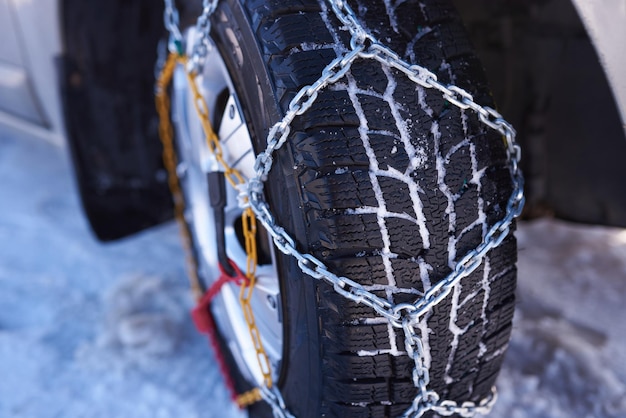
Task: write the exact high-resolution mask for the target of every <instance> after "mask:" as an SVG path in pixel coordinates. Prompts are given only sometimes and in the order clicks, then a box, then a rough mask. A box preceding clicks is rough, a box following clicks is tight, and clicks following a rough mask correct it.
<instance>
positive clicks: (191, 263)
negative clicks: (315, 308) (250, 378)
mask: <svg viewBox="0 0 626 418" xmlns="http://www.w3.org/2000/svg"><path fill="white" fill-rule="evenodd" d="M187 62H188V60H187V58H186V57H185V56H184V55H178V53H177V52H173V53H170V55H169V56H168V58H167V61H166V62H165V65H164V67H163V69H162V70H161V73H160V75H159V78H158V80H157V85H156V107H157V112H158V114H159V135H160V138H161V142H162V143H163V161H164V165H165V168H166V169H167V172H168V182H169V187H170V191H171V193H172V196H173V198H174V215H175V217H176V220H177V222H178V223H179V225H180V230H181V235H182V239H183V244H184V246H185V249H186V252H187V262H188V270H189V280H190V284H191V289H192V292H193V295H194V297H195V299H196V301H200V300H201V299H202V297H203V293H204V292H203V286H202V283H201V282H200V278H199V276H198V264H197V260H196V259H195V257H194V256H193V253H192V251H191V245H192V242H191V234H190V233H189V227H188V225H187V223H186V221H185V217H184V212H185V203H184V197H183V195H182V192H181V189H180V179H179V178H178V175H177V172H176V165H177V158H176V151H175V150H174V131H173V128H172V123H171V119H170V98H169V95H168V86H169V84H170V83H171V80H172V76H173V74H174V69H175V68H176V65H183V66H186V65H187ZM186 74H187V82H188V84H189V87H190V88H191V91H192V93H193V96H194V104H195V107H196V112H197V114H198V117H199V118H200V121H201V123H202V128H203V131H204V134H205V136H206V139H207V145H208V147H209V150H210V151H211V152H212V153H213V155H214V156H215V158H216V159H217V161H218V162H219V163H220V164H221V165H222V167H223V169H224V174H225V176H226V179H227V180H228V182H229V183H230V185H231V186H232V187H234V188H235V189H236V190H239V187H240V186H241V185H243V184H244V180H243V177H242V175H241V173H239V172H238V171H237V170H235V169H233V168H232V167H230V166H229V165H228V163H227V162H226V161H225V160H224V158H223V154H222V148H221V145H220V143H219V140H218V138H217V135H216V134H215V131H214V130H213V127H212V126H211V122H210V120H209V116H208V115H209V112H208V109H207V107H206V102H205V101H204V99H203V98H202V96H201V95H200V92H199V91H198V87H197V85H196V83H195V79H194V78H195V73H193V72H186ZM242 221H243V232H244V237H245V247H246V254H247V256H248V257H247V266H246V274H245V276H246V278H247V280H246V281H245V282H243V283H242V284H241V290H240V293H239V301H240V303H241V306H242V308H243V312H244V316H245V320H246V323H247V325H248V329H249V330H250V337H251V338H252V341H253V342H254V346H255V349H256V353H257V359H258V361H259V367H260V368H261V371H262V373H263V378H264V384H265V385H266V386H267V387H269V388H271V387H272V386H273V382H272V375H271V370H270V365H269V364H270V363H269V358H268V357H267V354H266V353H265V349H264V348H263V344H262V342H261V335H260V333H259V330H258V328H257V326H256V322H255V320H254V314H253V312H252V307H251V306H250V299H251V297H252V291H253V289H254V285H255V282H256V267H257V248H256V217H255V215H254V212H252V210H251V209H250V208H249V207H248V208H247V209H246V210H244V212H243V215H242ZM222 366H223V365H222ZM222 368H224V367H222ZM226 378H227V380H229V377H226ZM260 399H261V395H260V391H259V390H258V389H253V390H252V391H250V392H246V393H244V394H242V395H239V396H238V397H237V404H238V405H239V406H240V407H245V406H248V405H250V404H252V403H255V402H257V401H258V400H260Z"/></svg>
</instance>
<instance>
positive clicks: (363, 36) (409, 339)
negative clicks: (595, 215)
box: [165, 0, 524, 418]
mask: <svg viewBox="0 0 626 418" xmlns="http://www.w3.org/2000/svg"><path fill="white" fill-rule="evenodd" d="M327 1H328V3H329V4H330V6H331V8H332V10H333V12H334V14H335V15H336V17H337V18H338V19H339V21H340V22H341V23H342V24H343V25H344V26H345V29H346V30H348V31H349V33H350V34H351V41H350V49H349V50H348V51H347V52H345V53H343V54H342V55H339V56H338V57H337V58H335V59H334V60H333V61H331V62H330V63H329V64H328V65H327V66H326V67H325V68H324V70H323V71H322V74H321V76H320V78H319V79H318V80H317V81H316V82H314V83H313V84H311V85H308V86H305V87H303V88H302V89H300V91H298V93H297V94H296V96H295V97H294V98H293V99H292V100H291V102H290V104H289V107H288V110H287V112H286V113H285V115H284V116H283V118H282V120H280V121H279V122H277V123H276V124H275V125H274V126H272V128H271V129H270V132H269V134H268V137H267V145H266V148H265V150H264V151H262V152H261V153H259V154H258V156H257V159H256V161H255V166H254V170H255V175H254V176H253V177H252V178H251V179H250V180H249V181H248V182H247V190H246V194H247V197H248V202H247V203H248V204H249V207H250V208H251V209H252V210H253V211H254V213H255V214H256V217H257V220H258V221H259V222H261V223H262V224H263V226H264V227H265V228H266V230H267V231H268V233H269V234H270V236H271V237H272V239H273V241H274V243H275V245H276V247H277V248H278V249H279V250H280V251H281V252H283V253H284V254H286V255H289V256H292V257H294V258H295V259H296V260H297V263H298V266H299V267H300V269H301V270H302V271H303V272H304V273H305V274H307V275H309V276H311V277H313V278H315V279H318V280H324V281H326V282H328V283H329V284H330V285H332V286H333V288H334V290H335V291H336V292H337V293H339V294H340V295H342V296H343V297H345V298H347V299H349V300H351V301H353V302H355V303H361V304H364V305H366V306H369V307H370V308H372V309H374V310H375V311H376V312H377V313H378V314H379V315H381V316H383V317H385V318H386V319H387V320H389V322H390V323H391V324H392V325H393V326H394V327H395V328H401V329H402V330H403V332H404V336H405V341H404V342H405V349H406V352H407V354H408V355H409V356H410V357H411V358H412V359H413V360H414V364H415V367H414V370H413V373H412V379H413V383H414V385H415V387H416V388H417V389H418V395H417V397H416V398H415V399H414V400H413V403H412V405H411V407H410V408H409V409H408V410H407V411H406V412H405V413H404V415H403V416H404V417H421V416H422V415H423V414H424V413H425V412H427V411H435V412H436V413H438V414H440V415H443V416H450V415H454V414H458V415H460V416H462V417H471V416H474V415H475V414H476V413H481V414H486V413H488V412H489V411H490V410H491V407H492V406H493V404H494V403H495V400H496V397H497V395H496V391H495V388H494V389H493V390H492V394H491V396H489V397H487V398H485V399H483V400H481V401H480V402H478V403H475V402H463V403H462V404H460V405H459V404H458V403H457V402H454V401H451V400H442V399H441V398H440V396H439V395H438V394H437V393H436V392H434V391H432V390H429V389H428V384H429V382H430V375H429V369H428V367H427V366H426V364H425V359H426V354H425V352H424V347H423V344H422V342H421V339H420V337H419V335H418V334H417V332H416V328H415V327H416V325H417V323H418V322H419V321H420V320H421V318H422V317H423V316H424V314H426V313H427V312H429V311H430V310H431V309H432V308H433V307H434V306H435V305H437V304H438V303H440V302H441V301H442V300H443V299H445V298H446V297H447V296H448V295H449V294H450V292H451V291H452V289H453V288H454V286H455V285H456V284H457V283H458V282H459V281H460V280H461V279H462V278H464V277H467V276H468V275H469V274H471V273H472V272H473V271H475V270H476V269H477V268H478V267H479V266H480V265H481V263H482V261H483V259H484V257H485V255H486V254H487V253H488V252H489V251H490V250H491V249H493V248H495V247H497V246H499V245H500V244H501V243H502V242H503V241H504V239H505V238H506V237H507V236H508V234H509V232H510V228H511V225H512V222H513V220H514V219H515V218H516V217H517V216H519V214H520V213H521V211H522V208H523V205H524V192H523V186H524V179H523V176H522V173H521V171H520V168H519V161H520V157H521V155H520V154H521V153H520V148H519V146H518V145H517V144H516V143H515V136H516V132H515V130H514V129H513V127H512V126H511V125H510V124H509V123H508V122H506V121H505V120H504V118H503V117H502V116H501V115H500V114H499V113H498V112H497V111H496V110H495V109H492V108H490V107H487V106H481V105H480V104H478V103H476V102H475V101H474V98H473V96H472V95H471V94H470V93H469V92H467V91H466V90H464V89H462V88H460V87H458V86H455V85H452V84H448V85H445V84H443V83H441V82H439V81H438V79H437V76H436V74H434V73H433V72H431V71H429V70H428V69H426V68H424V67H421V66H419V65H416V64H410V63H408V62H406V61H404V60H403V59H401V58H400V56H399V55H398V54H396V53H395V52H394V51H392V50H391V49H389V48H388V47H386V46H385V45H383V44H382V43H380V42H379V41H378V40H377V39H376V38H375V37H374V36H372V35H371V34H369V33H368V32H367V31H366V30H365V28H364V27H363V26H362V25H361V24H360V23H359V21H358V18H357V16H356V14H355V13H354V11H353V10H352V8H351V7H350V6H349V5H348V3H347V2H346V1H343V0H327ZM165 2H166V17H165V24H166V27H167V28H168V30H170V32H171V33H172V37H174V38H175V39H176V37H177V34H178V35H180V31H179V30H178V28H177V27H176V30H171V28H170V26H168V24H170V23H172V22H173V21H175V20H177V13H175V8H174V7H173V5H172V0H165ZM217 3H218V0H213V1H207V0H205V1H204V3H203V6H204V7H203V13H202V15H201V16H200V18H199V19H198V24H197V30H198V31H199V33H200V34H201V35H200V36H199V38H197V40H196V44H195V45H196V46H198V45H206V39H207V38H208V36H209V31H210V22H209V18H210V15H211V13H213V11H214V10H215V7H216V6H217ZM172 10H173V11H172ZM168 13H169V14H168ZM196 46H194V48H193V50H192V57H191V61H192V62H193V63H194V64H193V65H194V66H195V65H201V64H202V62H203V59H204V57H205V55H206V49H203V48H202V47H201V46H198V47H196ZM359 58H361V59H373V60H376V61H378V62H380V63H381V64H383V65H385V66H388V67H391V68H395V69H397V70H399V71H401V72H402V73H404V74H405V75H406V77H407V78H408V79H409V80H411V81H413V82H414V83H416V84H418V85H420V86H422V87H424V88H428V89H434V90H437V91H439V92H440V93H441V94H442V96H443V98H444V99H445V100H447V101H448V102H449V103H451V104H453V105H455V106H457V107H459V108H461V109H464V110H466V109H470V110H472V111H473V112H475V113H476V114H477V115H478V118H479V120H480V121H481V122H482V123H483V124H485V125H486V126H488V127H489V128H491V129H494V130H496V131H497V132H499V133H500V134H501V135H502V136H503V139H504V145H505V146H506V154H507V159H508V162H509V171H510V175H511V180H512V184H513V191H512V193H511V196H510V198H509V200H508V202H507V207H506V214H505V216H504V218H503V219H502V220H500V221H498V222H497V223H496V224H495V225H493V226H492V227H491V228H490V229H489V231H488V232H487V234H486V235H485V237H484V238H483V241H482V242H481V243H480V245H478V247H476V248H475V249H474V250H472V251H470V252H469V253H468V254H466V255H465V256H464V257H462V258H461V259H460V260H459V261H458V262H457V263H456V265H455V268H454V271H453V272H452V273H450V274H449V275H448V276H447V277H445V278H444V279H443V280H441V281H440V282H438V283H437V284H435V285H434V286H432V287H431V288H430V289H429V290H428V291H427V292H426V293H425V294H424V296H423V297H422V298H420V299H419V300H418V301H416V302H415V303H413V304H409V303H402V304H397V305H393V304H392V303H390V302H389V301H388V300H386V299H383V298H380V297H378V296H376V295H375V294H373V293H371V292H369V291H367V290H366V289H365V288H364V287H363V286H362V285H360V284H359V283H357V282H355V281H354V280H351V279H349V278H346V277H340V276H337V275H336V274H334V273H333V272H331V271H330V270H329V269H328V268H327V267H326V265H325V264H324V263H323V262H322V261H320V260H319V259H317V258H316V257H314V256H313V255H311V254H303V253H301V252H300V251H298V249H297V248H296V244H295V241H294V239H293V238H292V237H291V236H290V235H289V234H288V233H287V232H286V231H285V230H284V229H283V228H282V227H281V226H280V225H279V224H278V223H277V222H276V220H275V218H274V216H273V215H272V212H271V210H270V207H269V204H268V203H267V201H266V200H265V197H264V183H265V181H266V180H267V175H268V173H269V172H270V170H271V169H272V165H273V154H274V153H275V152H276V151H277V150H279V149H280V148H281V147H282V146H283V144H284V143H285V142H286V141H287V139H288V137H289V134H290V132H291V124H292V122H293V120H294V119H295V117H296V116H298V115H302V114H303V113H305V112H306V111H307V110H309V109H310V108H311V106H312V105H313V103H314V102H315V100H316V99H317V96H318V94H319V93H320V91H322V90H323V89H324V88H326V87H327V86H328V85H330V84H333V83H336V82H337V81H339V80H340V79H341V78H342V77H344V76H345V74H346V73H347V72H348V71H349V69H350V68H351V66H352V63H353V62H354V61H355V60H357V59H359ZM195 68H197V67H195ZM261 396H262V397H263V399H265V400H266V402H268V404H269V405H270V406H271V407H272V410H273V412H274V416H275V417H281V418H282V417H292V415H291V414H289V412H288V411H287V409H286V407H285V404H284V401H283V399H282V396H281V395H280V392H279V391H278V389H277V388H276V387H275V386H274V387H271V388H269V387H267V386H265V387H262V388H261Z"/></svg>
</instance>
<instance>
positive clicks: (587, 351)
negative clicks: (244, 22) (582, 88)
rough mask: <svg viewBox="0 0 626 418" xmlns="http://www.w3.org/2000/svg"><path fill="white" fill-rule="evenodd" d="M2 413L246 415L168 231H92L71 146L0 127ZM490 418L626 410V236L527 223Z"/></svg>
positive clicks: (40, 417)
mask: <svg viewBox="0 0 626 418" xmlns="http://www.w3.org/2000/svg"><path fill="white" fill-rule="evenodd" d="M0 178H1V179H2V182H1V183H0V203H2V204H1V205H0V308H1V309H0V417H2V418H4V417H7V418H8V417H34V418H52V417H64V418H77V417H90V418H92V417H93V418H97V417H116V418H124V417H129V418H144V417H145V418H154V417H163V418H169V417H172V418H186V417H209V418H210V417H226V418H229V417H240V416H243V415H242V414H241V413H240V412H238V411H237V409H236V408H235V407H234V406H233V405H232V404H231V403H230V401H229V400H228V395H227V392H226V390H225V388H224V386H223V384H222V380H221V377H220V375H219V372H218V369H217V367H216V365H215V363H214V361H213V358H212V354H211V351H210V348H209V346H208V343H207V341H206V340H205V338H204V337H203V336H201V335H198V334H196V333H195V331H194V330H193V329H192V326H191V323H190V321H189V317H188V310H189V308H190V305H191V301H190V298H189V293H188V291H187V286H186V274H185V266H184V264H183V253H182V250H181V247H180V244H179V241H178V240H179V238H178V233H177V230H176V226H175V225H173V224H171V223H170V224H167V225H164V226H162V227H158V228H155V229H153V230H150V231H147V232H145V233H142V234H139V235H137V236H134V237H132V238H128V239H125V240H122V241H120V242H116V243H112V244H100V243H98V242H97V241H96V240H95V239H94V238H93V236H92V235H91V234H90V232H89V228H88V226H87V223H86V220H85V218H84V216H83V215H82V212H81V209H80V204H79V201H78V198H77V196H76V193H75V187H74V184H73V180H72V174H71V171H70V169H69V163H68V158H67V156H66V155H65V151H64V150H61V149H58V148H56V147H54V146H52V145H49V144H46V143H43V142H39V141H35V140H31V139H29V138H19V139H18V138H15V137H13V136H9V135H7V134H6V133H0ZM517 236H518V239H519V247H520V253H519V271H520V276H519V292H518V309H517V314H516V319H515V325H514V329H513V339H512V341H511V344H510V346H509V352H508V354H507V357H506V362H505V365H504V368H503V371H502V373H501V378H500V379H499V381H498V384H499V390H500V400H499V402H498V404H497V405H496V407H495V409H494V411H493V412H492V414H491V417H499V418H500V417H501V418H540V417H541V418H544V417H545V418H561V417H563V418H570V417H577V418H578V417H580V418H587V417H594V418H604V417H616V418H617V417H626V350H625V349H624V347H626V320H625V310H624V302H623V300H624V297H625V295H626V231H624V230H620V229H614V228H602V227H588V226H587V227H584V226H577V225H571V224H567V223H564V222H559V221H554V220H539V221H534V222H531V223H522V224H521V225H520V227H519V230H518V232H517Z"/></svg>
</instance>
